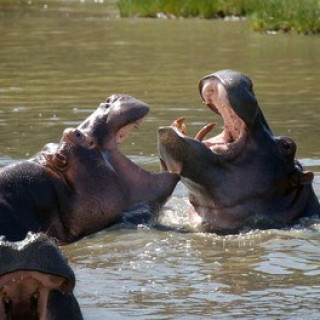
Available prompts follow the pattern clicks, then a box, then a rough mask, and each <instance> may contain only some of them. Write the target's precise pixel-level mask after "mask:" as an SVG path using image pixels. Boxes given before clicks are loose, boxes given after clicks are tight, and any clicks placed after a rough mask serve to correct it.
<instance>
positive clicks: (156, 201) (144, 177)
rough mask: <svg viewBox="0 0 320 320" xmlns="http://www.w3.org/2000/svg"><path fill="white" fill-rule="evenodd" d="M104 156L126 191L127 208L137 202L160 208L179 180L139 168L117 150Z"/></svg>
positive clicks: (105, 152)
mask: <svg viewBox="0 0 320 320" xmlns="http://www.w3.org/2000/svg"><path fill="white" fill-rule="evenodd" d="M104 156H105V158H108V160H109V163H110V165H111V166H112V167H113V169H114V171H115V172H116V173H117V176H118V177H119V179H120V180H121V182H122V184H124V185H125V186H126V188H127V190H128V193H129V195H128V196H129V197H128V198H129V200H128V203H127V205H128V207H130V206H132V205H134V204H137V203H139V202H144V203H147V204H150V205H152V206H161V205H162V204H163V203H164V202H165V201H166V200H167V198H168V197H169V196H170V195H171V193H172V192H173V189H174V187H175V185H176V184H177V182H178V180H179V178H178V176H177V175H175V174H171V173H169V172H161V173H150V172H148V171H146V170H144V169H142V168H140V167H139V166H137V165H136V164H135V163H133V162H132V161H131V160H130V159H128V158H127V157H125V156H124V155H123V154H122V153H121V152H120V151H119V150H118V149H113V150H111V151H110V150H108V151H104Z"/></svg>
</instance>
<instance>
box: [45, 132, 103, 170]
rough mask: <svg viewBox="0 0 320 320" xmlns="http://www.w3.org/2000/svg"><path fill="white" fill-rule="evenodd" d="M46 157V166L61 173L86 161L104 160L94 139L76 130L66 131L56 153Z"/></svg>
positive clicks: (48, 154)
mask: <svg viewBox="0 0 320 320" xmlns="http://www.w3.org/2000/svg"><path fill="white" fill-rule="evenodd" d="M44 156H45V159H46V162H45V163H44V165H46V166H49V167H52V168H54V169H56V170H59V171H67V169H68V168H70V166H71V165H72V166H71V168H73V169H75V168H76V166H77V164H78V165H79V164H80V163H81V161H84V160H86V162H88V161H90V160H91V159H97V158H101V160H102V159H103V158H102V155H101V153H100V152H99V151H98V150H97V147H96V144H95V143H94V141H93V139H92V138H91V137H90V136H86V135H85V134H83V133H82V132H81V131H80V130H78V129H75V128H67V129H65V130H64V131H63V135H62V138H61V140H60V143H59V144H58V146H57V147H56V149H55V150H54V152H51V153H47V154H45V155H44Z"/></svg>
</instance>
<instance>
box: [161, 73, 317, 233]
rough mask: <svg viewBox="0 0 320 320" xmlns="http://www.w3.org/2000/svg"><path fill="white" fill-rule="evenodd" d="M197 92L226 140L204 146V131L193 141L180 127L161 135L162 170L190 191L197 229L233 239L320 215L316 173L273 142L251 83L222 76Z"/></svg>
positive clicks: (283, 141)
mask: <svg viewBox="0 0 320 320" xmlns="http://www.w3.org/2000/svg"><path fill="white" fill-rule="evenodd" d="M199 90H200V95H201V98H202V99H203V101H204V102H205V103H206V104H207V106H208V107H209V108H210V109H211V110H212V111H214V112H215V113H217V114H218V115H220V116H221V117H222V118H223V120H224V130H223V132H222V133H221V134H219V135H217V136H215V137H213V138H209V139H205V138H204V137H205V135H206V134H207V133H208V132H207V131H209V129H206V128H204V129H203V130H201V131H200V132H199V134H198V137H197V139H192V138H189V137H187V136H185V135H184V134H183V133H181V132H180V131H179V130H178V128H177V127H176V126H171V127H162V128H159V151H160V161H161V164H162V168H163V170H165V171H166V170H168V171H170V172H175V173H178V174H179V175H180V176H181V181H182V182H183V183H184V184H185V185H186V187H187V188H188V191H189V201H190V204H191V208H190V222H191V224H192V225H194V226H195V227H198V228H202V229H204V230H211V231H214V232H218V233H234V232H238V231H239V230H240V229H242V228H243V227H248V226H249V227H261V228H263V227H271V226H272V227H277V226H283V225H285V224H288V223H291V222H294V221H295V220H297V219H298V218H300V217H306V216H312V215H319V213H320V206H319V201H318V199H317V198H316V196H315V194H314V191H313V188H312V180H313V173H312V172H308V171H304V170H303V168H302V166H301V165H300V163H299V162H298V161H297V160H296V159H295V153H296V144H295V142H294V141H293V140H292V139H291V138H289V137H275V136H274V135H273V134H272V131H271V129H270V128H269V126H268V124H267V122H266V120H265V118H264V116H263V114H262V111H261V109H260V108H259V105H258V102H257V100H256V98H255V95H254V92H253V89H252V82H251V80H250V78H249V77H247V76H245V75H243V74H241V73H239V72H235V71H232V70H222V71H218V72H216V73H213V74H210V75H207V76H205V77H204V78H202V79H201V81H200V85H199ZM178 126H179V125H178ZM199 140H201V141H199Z"/></svg>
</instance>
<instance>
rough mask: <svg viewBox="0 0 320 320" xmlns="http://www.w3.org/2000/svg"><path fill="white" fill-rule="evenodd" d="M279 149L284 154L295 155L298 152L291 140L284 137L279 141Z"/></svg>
mask: <svg viewBox="0 0 320 320" xmlns="http://www.w3.org/2000/svg"><path fill="white" fill-rule="evenodd" d="M279 149H280V152H281V153H282V154H285V155H294V154H295V152H296V144H295V142H294V141H293V140H292V139H291V138H288V137H282V138H280V141H279Z"/></svg>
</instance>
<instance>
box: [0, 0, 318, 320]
mask: <svg viewBox="0 0 320 320" xmlns="http://www.w3.org/2000/svg"><path fill="white" fill-rule="evenodd" d="M72 3H73V2H69V5H68V7H71V9H72V5H73V4H72ZM77 5H78V4H77ZM64 7H65V5H64ZM69 9H70V8H69ZM71 9H70V10H69V11H68V10H66V9H64V10H60V9H57V10H51V11H50V10H49V11H48V10H47V11H46V10H41V11H36V10H28V9H27V8H25V9H24V11H23V12H22V13H21V12H17V11H14V10H13V11H12V12H3V11H2V12H0V16H1V18H0V28H1V35H0V40H1V46H0V70H1V72H0V132H1V140H0V166H4V165H7V164H10V163H13V162H15V161H17V160H19V159H26V158H28V157H30V156H32V155H33V154H34V153H35V152H37V151H39V150H40V148H42V146H43V145H44V144H45V143H47V142H55V141H59V140H60V136H61V134H62V131H63V129H64V128H66V127H70V126H76V125H77V124H79V123H80V122H81V121H82V120H83V119H84V118H86V117H87V116H88V115H89V114H90V113H91V112H92V111H93V110H94V109H95V108H96V106H97V105H98V104H99V103H100V102H101V101H103V100H104V99H105V98H106V97H107V96H109V95H110V94H112V93H114V92H120V93H127V94H131V95H133V96H135V97H137V98H138V99H141V100H143V101H145V102H146V103H148V104H149V105H150V107H151V111H150V114H149V115H148V116H147V119H146V121H145V123H144V124H143V126H142V127H141V128H140V129H139V131H137V132H133V133H132V135H131V136H130V137H129V139H128V141H127V142H126V143H125V144H124V145H123V146H122V151H123V152H124V153H125V154H126V155H129V156H130V157H131V158H132V159H133V160H134V161H135V162H136V163H138V164H139V165H141V166H143V167H145V168H147V169H148V170H154V171H158V168H159V163H158V157H157V154H158V153H157V139H156V129H157V128H158V127H159V126H162V125H167V124H170V123H171V122H172V120H174V119H176V118H178V117H180V116H186V117H187V124H188V134H190V135H191V136H192V135H194V134H195V133H196V132H197V131H198V130H199V128H200V127H202V126H203V125H204V124H207V123H208V122H211V121H217V122H218V124H217V126H216V127H217V130H219V128H220V127H221V125H222V124H221V122H220V120H219V119H217V118H216V117H215V116H214V115H213V114H212V113H210V111H209V110H208V109H206V108H205V107H204V106H203V105H202V104H201V103H200V99H199V96H198V92H197V84H198V80H199V79H200V78H201V77H202V76H203V75H205V74H207V73H210V72H212V71H215V70H219V69H224V68H232V69H236V70H240V71H242V72H244V73H246V74H248V75H250V77H251V78H252V80H253V83H254V87H255V92H256V95H257V98H258V101H259V103H260V106H261V108H262V110H263V112H264V113H265V116H266V118H267V120H268V122H269V124H270V126H271V128H272V129H273V131H274V133H275V134H277V135H289V136H291V137H292V138H294V140H295V141H296V142H297V145H298V154H297V156H298V158H299V159H301V161H302V163H303V165H304V166H306V168H307V169H309V170H313V171H315V172H320V149H319V148H318V147H317V146H318V145H319V138H320V127H319V121H320V113H319V112H318V111H319V110H318V108H319V100H320V96H319V94H320V93H319V86H318V78H317V77H318V73H317V72H316V70H318V69H319V67H320V65H319V64H320V61H319V56H320V47H319V45H318V44H319V43H318V42H319V39H318V37H312V36H311V37H305V36H296V35H283V34H281V35H277V36H267V35H264V34H259V33H253V32H251V31H250V30H249V29H248V28H247V25H246V22H230V23H224V22H222V21H203V20H199V19H189V20H188V19H187V20H162V21H159V20H151V19H141V20H139V19H121V20H120V19H115V18H113V17H110V16H108V15H104V14H103V12H102V11H99V14H96V13H95V14H90V10H86V11H83V12H82V13H81V14H72V10H71ZM314 186H315V189H316V193H317V195H318V197H319V196H320V179H319V176H318V175H317V176H316V180H315V184H314ZM186 198H187V193H186V190H185V189H184V188H183V187H182V186H180V185H179V187H178V188H177V190H176V191H175V193H174V195H173V197H172V199H171V200H170V201H169V202H168V204H167V205H166V207H165V208H164V211H163V213H162V216H161V225H157V226H156V227H154V226H153V225H151V226H150V225H148V224H141V225H139V226H138V227H137V225H136V224H135V223H124V224H122V225H117V226H115V227H113V228H110V229H107V230H105V231H103V232H101V233H99V234H96V235H94V236H92V237H88V238H86V239H83V240H81V241H79V242H77V243H74V244H71V245H68V246H66V247H63V251H64V252H65V254H66V255H67V257H68V258H69V261H70V263H71V265H72V267H73V269H74V270H75V273H76V276H77V281H78V283H77V286H76V288H77V289H76V290H77V291H76V295H77V297H78V299H79V302H80V304H81V307H82V309H83V312H84V315H85V319H88V320H91V319H99V320H100V319H107V318H108V319H148V320H149V319H191V318H192V319H194V318H196V319H212V318H213V317H217V318H218V317H219V319H297V318H299V317H301V318H302V317H303V318H304V319H319V314H320V307H319V295H320V282H319V275H320V267H319V266H320V263H319V262H320V251H319V247H320V236H319V235H320V223H319V221H318V220H314V221H310V220H309V221H305V222H302V224H301V225H300V226H295V227H294V228H291V229H288V230H273V229H271V230H263V231H262V230H260V231H259V230H254V231H250V232H245V233H243V234H240V235H230V236H218V235H215V234H209V233H197V232H190V228H189V227H188V219H187V201H186ZM146 213H147V216H146V218H148V212H146Z"/></svg>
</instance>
